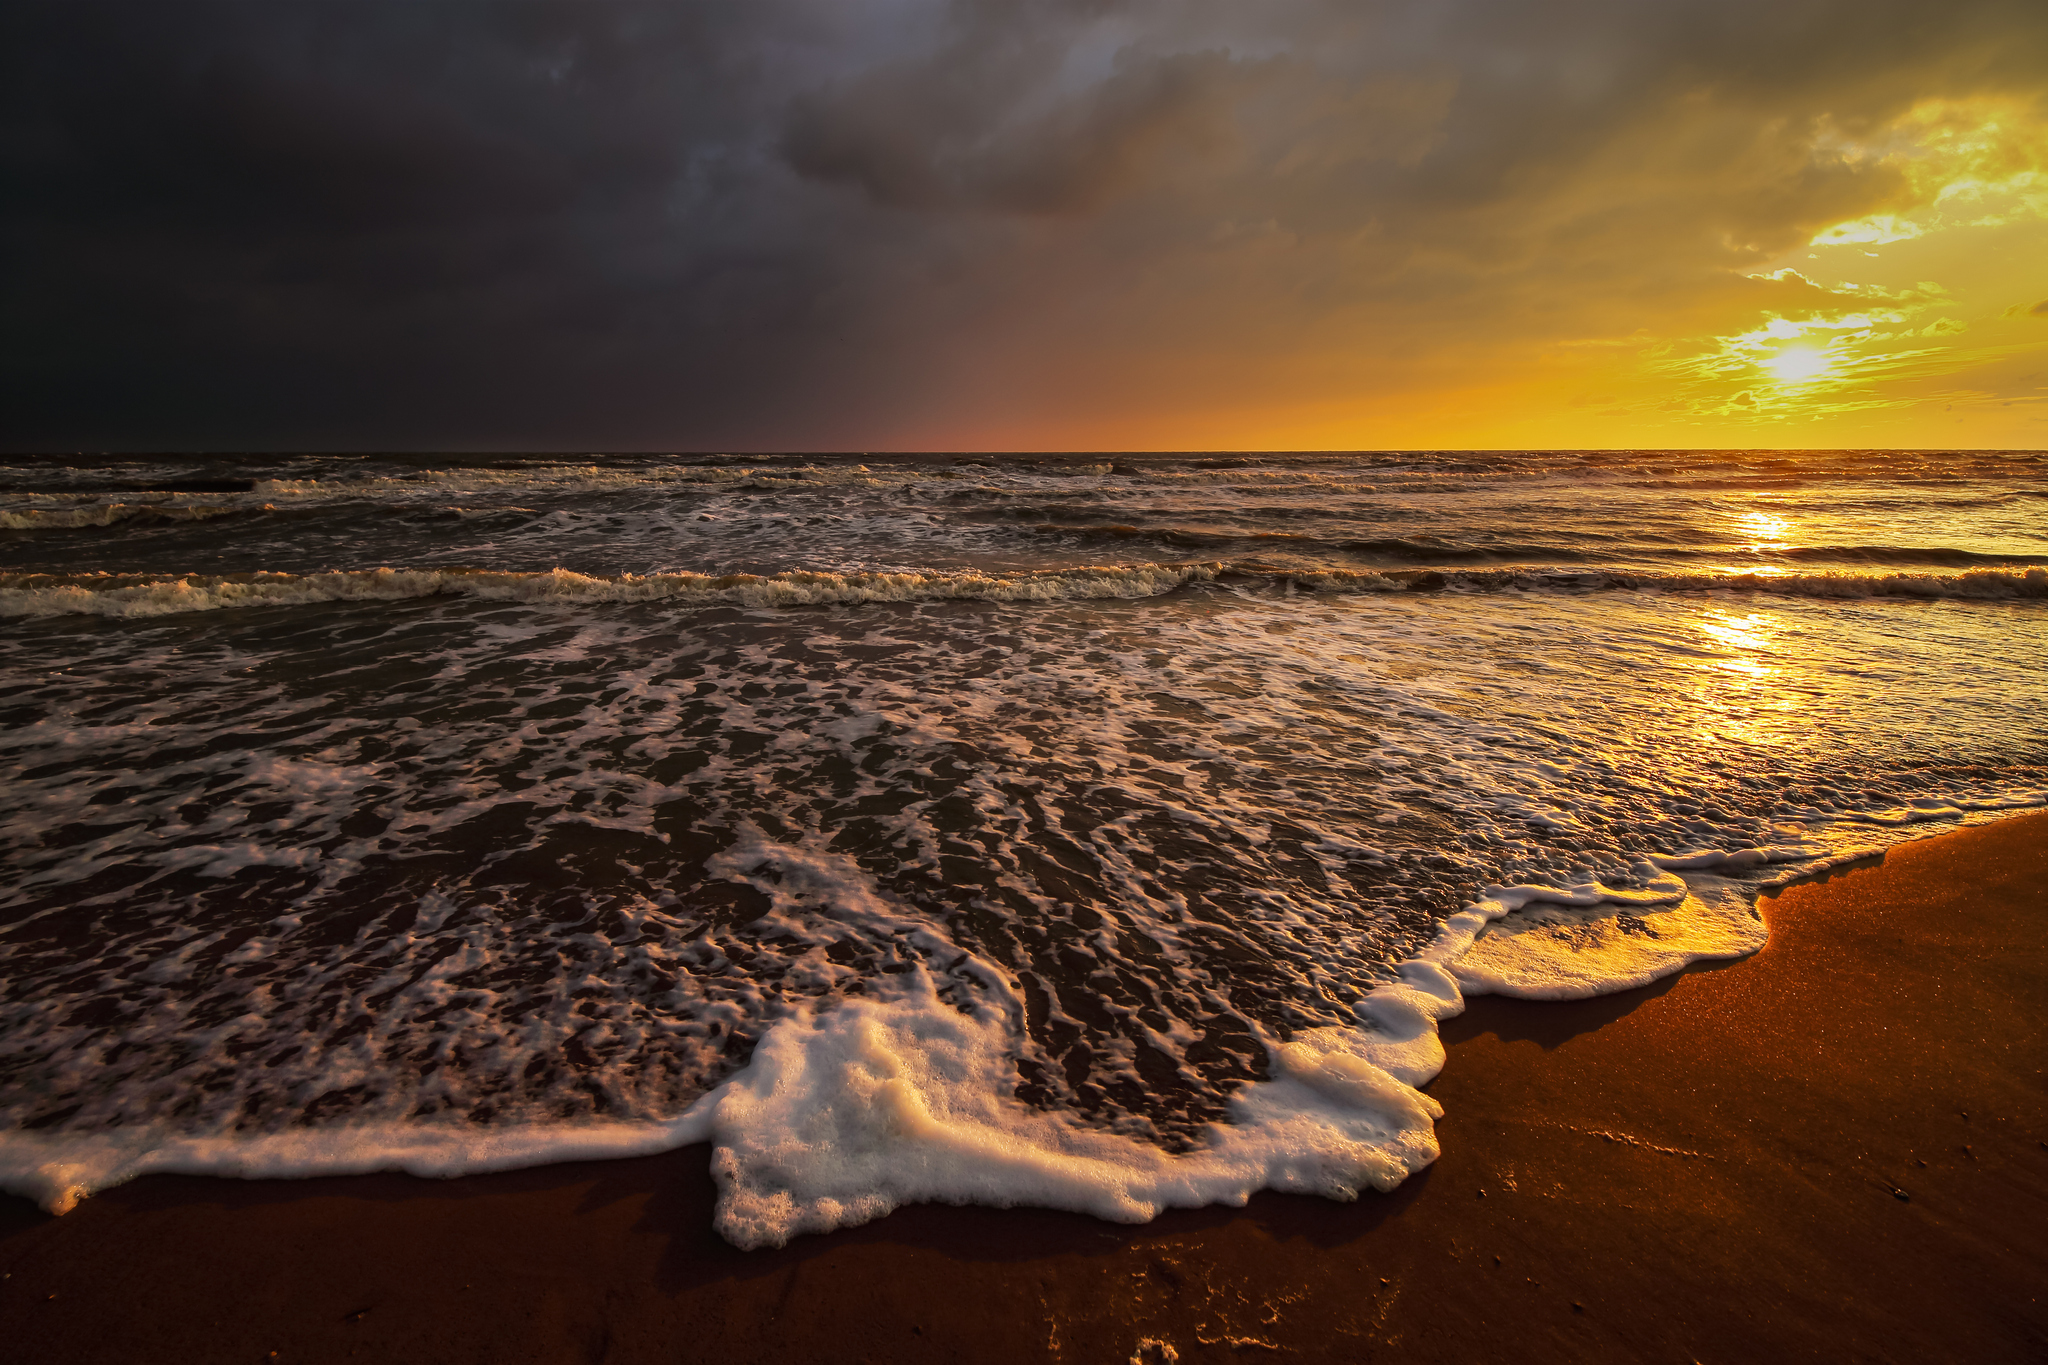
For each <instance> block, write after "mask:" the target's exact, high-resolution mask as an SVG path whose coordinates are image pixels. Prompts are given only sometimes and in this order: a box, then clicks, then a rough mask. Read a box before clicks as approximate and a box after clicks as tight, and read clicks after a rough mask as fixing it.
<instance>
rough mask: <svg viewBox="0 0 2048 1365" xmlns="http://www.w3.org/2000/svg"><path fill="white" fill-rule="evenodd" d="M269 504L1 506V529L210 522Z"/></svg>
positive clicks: (20, 529) (27, 529)
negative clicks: (242, 505)
mask: <svg viewBox="0 0 2048 1365" xmlns="http://www.w3.org/2000/svg"><path fill="white" fill-rule="evenodd" d="M274 510H275V509H274V508H270V507H221V506H210V505H206V504H198V505H193V506H186V505H169V506H167V505H164V504H162V503H152V502H108V503H99V504H96V505H94V506H90V507H31V508H24V509H21V510H19V511H12V512H10V511H7V510H5V509H0V530H8V531H77V530H86V529H97V528H102V527H108V526H118V525H125V524H133V523H140V524H142V525H150V524H152V523H162V522H192V521H212V520H214V519H215V518H217V517H234V516H242V515H244V514H246V513H249V512H269V511H274Z"/></svg>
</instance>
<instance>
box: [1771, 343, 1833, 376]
mask: <svg viewBox="0 0 2048 1365" xmlns="http://www.w3.org/2000/svg"><path fill="white" fill-rule="evenodd" d="M1763 363H1764V368H1765V369H1767V370H1769V371H1770V372H1771V373H1772V374H1773V375H1775V376H1776V377H1777V380H1778V382H1779V383H1781V384H1805V383H1809V382H1811V381H1812V380H1815V379H1819V378H1820V377H1821V376H1823V375H1825V374H1826V373H1827V372H1828V370H1829V368H1830V367H1831V366H1832V365H1833V363H1834V362H1833V361H1832V360H1830V359H1829V358H1828V357H1827V356H1826V355H1823V354H1822V353H1821V352H1819V351H1816V350H1814V349H1813V348H1812V347H1810V346H1792V347H1788V348H1787V349H1785V350H1782V351H1780V352H1778V353H1777V354H1776V355H1774V356H1772V357H1771V358H1770V359H1768V360H1766V361H1764V362H1763Z"/></svg>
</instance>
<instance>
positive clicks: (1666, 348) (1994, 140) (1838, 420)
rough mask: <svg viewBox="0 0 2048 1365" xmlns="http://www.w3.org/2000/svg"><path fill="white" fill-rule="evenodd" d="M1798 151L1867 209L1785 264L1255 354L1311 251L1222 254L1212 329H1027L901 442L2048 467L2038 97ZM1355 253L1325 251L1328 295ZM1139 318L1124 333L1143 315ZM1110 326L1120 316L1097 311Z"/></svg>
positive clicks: (1692, 255) (1627, 247)
mask: <svg viewBox="0 0 2048 1365" xmlns="http://www.w3.org/2000/svg"><path fill="white" fill-rule="evenodd" d="M1683 113H1684V111H1680V113H1679V114H1677V115H1674V118H1677V117H1680V115H1683ZM1682 132H1683V129H1682V128H1680V129H1678V130H1677V131H1673V130H1668V129H1667V130H1665V134H1666V136H1667V137H1678V136H1680V135H1681V134H1682ZM1624 151H1627V153H1628V155H1629V156H1630V157H1634V156H1636V155H1638V153H1636V152H1635V151H1634V150H1633V149H1624ZM1800 154H1801V155H1803V156H1804V157H1806V158H1807V159H1808V161H1809V163H1811V164H1812V165H1814V166H1816V167H1819V168H1821V169H1824V170H1830V171H1832V172H1834V173H1837V174H1840V175H1852V174H1858V175H1867V176H1869V177H1870V179H1871V183H1872V184H1874V185H1881V186H1882V187H1883V189H1882V193H1878V192H1877V191H1873V192H1872V193H1871V195H1870V196H1869V197H1868V198H1866V199H1865V201H1864V202H1862V203H1861V204H1860V205H1858V206H1857V207H1856V209H1855V212H1854V213H1853V215H1852V216H1849V217H1843V218H1839V219H1837V220H1834V221H1819V222H1809V223H1806V224H1803V225H1800V226H1798V227H1797V229H1796V230H1794V229H1792V228H1790V227H1789V226H1788V227H1786V228H1784V229H1781V230H1780V231H1779V233H1778V236H1777V238H1776V240H1770V239H1762V240H1759V241H1757V242H1754V243H1741V242H1737V243H1733V244H1727V243H1724V244H1721V245H1717V246H1714V247H1713V248H1712V250H1708V249H1706V248H1704V247H1702V246H1700V245H1699V243H1698V242H1697V241H1694V240H1692V239H1684V240H1680V241H1679V242H1678V243H1677V245H1675V246H1669V247H1667V246H1666V244H1664V243H1663V242H1661V241H1660V240H1658V239H1654V238H1652V237H1649V236H1639V237H1636V238H1633V239H1628V240H1625V241H1618V244H1617V249H1618V250H1624V251H1627V252H1632V253H1633V256H1632V258H1630V259H1628V260H1627V261H1625V262H1624V263H1623V264H1625V265H1626V267H1627V269H1628V270H1630V271H1633V272H1635V274H1637V275H1640V276H1642V277H1645V278H1650V277H1659V278H1660V283H1659V285H1658V288H1657V291H1656V294H1655V297H1641V298H1638V297H1635V296H1633V295H1631V294H1629V293H1627V292H1626V291H1621V290H1616V289H1595V288H1593V287H1591V285H1589V284H1588V283H1587V282H1586V281H1587V279H1588V278H1589V277H1590V278H1594V279H1596V280H1597V278H1598V277H1597V276H1589V271H1588V269H1587V268H1585V267H1584V266H1583V264H1582V263H1581V262H1579V261H1575V260H1574V259H1573V258H1570V257H1568V256H1559V257H1558V259H1557V260H1556V261H1555V262H1554V263H1553V262H1552V261H1551V260H1550V259H1549V258H1548V257H1546V256H1545V255H1544V254H1543V252H1542V251H1537V250H1535V249H1533V248H1532V249H1531V250H1530V251H1529V253H1528V254H1527V256H1526V259H1525V260H1522V261H1521V262H1520V263H1519V264H1518V265H1517V267H1516V268H1517V269H1518V270H1519V271H1520V272H1521V273H1520V274H1519V275H1517V276H1515V277H1514V278H1513V280H1512V281H1505V280H1504V282H1503V284H1502V285H1501V286H1500V287H1499V290H1498V293H1499V296H1500V297H1499V299H1498V300H1496V299H1493V298H1488V297H1484V296H1477V297H1474V298H1472V299H1470V300H1467V301H1463V302H1461V303H1459V304H1458V305H1456V306H1451V305H1447V304H1444V303H1443V302H1441V301H1438V300H1434V299H1431V298H1428V297H1425V296H1424V295H1423V294H1421V293H1417V294H1416V295H1415V296H1414V297H1413V298H1410V297H1406V296H1403V295H1401V294H1400V292H1399V290H1397V289H1395V290H1394V291H1393V293H1391V294H1389V293H1388V292H1387V291H1388V290H1389V289H1393V285H1391V284H1390V285H1388V286H1385V287H1383V288H1381V289H1380V294H1378V295H1374V296H1373V297H1371V298H1361V300H1360V301H1358V302H1356V303H1355V304H1348V305H1345V306H1343V307H1338V308H1332V309H1327V310H1325V311H1324V312H1322V313H1321V314H1319V315H1317V316H1315V317H1313V318H1310V319H1308V320H1307V321H1303V322H1301V323H1300V324H1299V325H1298V326H1295V327H1293V329H1292V330H1290V329H1289V327H1288V326H1282V325H1280V324H1278V323H1274V322H1272V321H1271V320H1270V319H1269V320H1267V321H1266V322H1263V323H1261V324H1259V325H1260V326H1262V327H1264V329H1265V330H1263V331H1260V330H1259V329H1258V328H1257V327H1254V326H1253V325H1251V324H1249V323H1247V324H1245V325H1244V326H1241V327H1239V326H1235V325H1233V326H1230V327H1225V326H1222V325H1220V324H1221V323H1233V324H1234V320H1235V319H1237V318H1239V317H1240V316H1256V315H1257V314H1258V312H1259V310H1261V309H1267V310H1271V309H1273V308H1275V307H1276V305H1273V304H1272V302H1271V299H1272V297H1274V295H1275V293H1276V292H1277V291H1278V290H1279V289H1280V288H1281V287H1282V284H1286V287H1288V288H1293V287H1294V286H1293V285H1292V284H1291V283H1289V281H1290V280H1291V278H1292V277H1289V276H1284V275H1282V274H1280V272H1281V271H1283V270H1284V269H1300V268H1302V267H1301V266H1300V265H1299V263H1298V262H1296V261H1295V257H1298V256H1300V255H1301V254H1302V253H1303V252H1305V251H1307V249H1308V248H1307V246H1305V245H1304V244H1303V243H1301V242H1299V241H1286V242H1280V241H1275V242H1268V241H1264V240H1261V241H1260V242H1259V243H1257V244H1256V247H1254V246H1253V245H1251V244H1240V243H1237V242H1235V241H1231V242H1225V243H1220V244H1218V245H1217V246H1215V247H1214V248H1213V252H1212V254H1213V257H1214V259H1213V261H1212V262H1211V263H1210V269H1211V275H1212V276H1213V280H1212V281H1205V282H1203V283H1202V284H1201V285H1200V286H1199V287H1200V288H1206V289H1210V290H1211V291H1212V294H1213V298H1212V299H1211V301H1210V304H1209V305H1208V306H1211V307H1212V308H1213V313H1214V319H1213V320H1216V321H1218V325H1215V326H1197V325H1194V324H1193V323H1192V322H1191V323H1190V325H1189V326H1187V327H1186V328H1184V329H1182V330H1181V331H1180V332H1177V333H1174V334H1173V335H1171V336H1170V337H1168V338H1167V339H1166V340H1164V341H1161V340H1160V339H1159V337H1158V335H1157V334H1153V335H1150V336H1147V337H1146V338H1144V340H1145V342H1146V345H1145V346H1144V347H1142V348H1136V349H1133V350H1130V351H1126V352H1123V353H1120V354H1111V355H1109V356H1108V357H1107V358H1105V357H1104V355H1103V354H1102V353H1101V352H1100V351H1099V350H1083V351H1080V352H1077V351H1075V350H1074V349H1073V347H1072V345H1071V342H1072V339H1073V338H1072V336H1070V335H1067V334H1059V335H1054V334H1052V333H1048V332H1045V331H1042V330H1041V331H1037V332H1033V331H1032V330H1030V328H1028V327H1020V328H1019V329H1018V340H1017V341H1016V343H1015V344H1014V347H1013V348H1012V349H1009V350H1006V351H1004V352H1002V355H1001V361H1000V363H999V364H997V365H994V366H988V365H983V366H978V367H977V368H979V369H982V370H984V371H986V372H985V373H980V374H977V373H974V372H972V371H970V370H966V369H964V368H963V373H962V380H961V382H959V383H958V384H957V385H956V386H955V392H956V393H957V395H958V397H957V399H956V400H954V401H952V402H949V403H948V404H945V405H942V406H941V407H940V409H939V410H937V411H932V410H927V411H926V412H924V413H921V414H920V415H919V417H918V418H917V419H913V420H912V421H910V422H907V423H905V424H903V426H902V427H901V429H900V430H898V431H897V432H895V433H893V434H892V439H894V440H895V441H896V442H897V443H898V444H899V446H908V447H912V448H947V447H951V448H959V447H963V446H978V447H980V448H985V449H997V448H1008V449H1026V448H1042V449H1067V450H1088V449H1094V450H1116V449H1133V450H1148V449H1149V450H1171V449H1335V450H1342V449H1388V448H1396V449H1398V448H1409V447H1413V448H1424V447H1427V448H1475V449H1477V448H1486V449H1501V448H1517V447H1522V448H1532V449H1538V448H1549V449H1556V448H1617V447H1620V448H1651V447H1679V448H1684V447H1692V448H1699V447H1708V448H1712V447H1787V448H1821V447H1857V448H1867V447H1876V448H1882V447H1892V446H1899V447H1906V446H1912V447H1923V448H1924V447H1932V448H2006V449H2048V99H2043V100H2037V101H2024V100H2018V99H2013V98H2005V97H2000V98H1988V97H1987V98H1983V99H1977V100H1950V101H1926V102H1923V103H1921V104H1919V105H1915V106H1913V107H1912V108H1911V109H1909V110H1908V111H1906V112H1905V113H1904V114H1902V115H1900V116H1898V117H1897V118H1895V119H1893V120H1892V121H1891V122H1890V123H1888V124H1886V125H1883V126H1879V127H1866V128H1862V129H1860V130H1858V131H1856V132H1855V133H1853V135H1852V134H1851V133H1849V132H1845V131H1843V130H1841V129H1840V128H1837V127H1836V126H1835V125H1834V124H1833V123H1832V122H1830V121H1829V120H1827V119H1824V118H1823V119H1820V120H1818V121H1817V123H1816V124H1815V126H1814V130H1813V131H1812V132H1811V133H1810V135H1809V136H1808V138H1807V141H1806V143H1805V144H1804V145H1803V150H1801V151H1800ZM1621 155H1622V153H1620V152H1617V153H1616V156H1617V158H1620V157H1621ZM1643 155H1647V153H1644V154H1643ZM1643 175H1644V172H1643V171H1642V170H1641V169H1640V167H1639V166H1638V165H1636V164H1635V163H1634V162H1633V161H1631V162H1629V163H1628V164H1626V165H1623V166H1619V167H1617V168H1616V169H1615V170H1614V171H1613V172H1612V173H1611V174H1609V173H1607V172H1605V171H1604V170H1602V171H1601V172H1600V174H1599V175H1595V174H1594V173H1593V172H1588V173H1587V176H1586V179H1587V183H1586V184H1584V185H1568V186H1564V187H1561V188H1559V189H1557V190H1556V191H1554V192H1553V195H1552V197H1553V198H1554V199H1555V200H1556V201H1557V202H1556V203H1554V204H1550V205H1549V206H1548V207H1547V208H1546V209H1545V211H1546V212H1548V213H1550V214H1551V215H1552V216H1554V217H1556V218H1558V219H1559V220H1560V221H1564V220H1567V219H1569V218H1570V217H1571V215H1573V214H1580V213H1584V212H1586V211H1587V210H1586V209H1585V207H1584V203H1583V202H1582V201H1596V200H1603V199H1605V198H1609V197H1617V196H1625V195H1626V194H1627V193H1629V192H1631V190H1630V188H1629V187H1630V186H1632V185H1634V184H1636V183H1638V182H1639V181H1640V180H1641V179H1642V177H1643ZM1737 188H1740V187H1737ZM1744 192H1748V193H1758V192H1759V191H1758V190H1757V188H1756V187H1755V186H1749V187H1747V189H1746V190H1744ZM1730 193H1731V194H1734V193H1736V189H1735V188H1731V190H1730ZM1574 196H1576V198H1575V197H1574ZM1666 226H1667V227H1668V225H1666ZM1510 230H1511V229H1510V228H1505V227H1503V228H1499V229H1498V231H1499V232H1501V233H1506V232H1509V231H1510ZM1761 236H1762V234H1761V232H1760V237H1761ZM1529 240H1531V241H1535V240H1537V239H1536V238H1533V237H1532V238H1530V239H1529ZM1369 245H1370V244H1369V243H1366V244H1361V245H1359V246H1357V247H1356V248H1355V250H1357V251H1358V252H1360V253H1364V252H1365V251H1366V248H1367V246H1369ZM1348 249H1353V248H1343V247H1341V246H1333V247H1329V248H1328V251H1329V252H1330V253H1331V254H1330V268H1331V270H1332V272H1334V275H1333V277H1334V278H1341V277H1342V276H1341V270H1339V269H1338V267H1339V266H1341V265H1342V264H1343V262H1344V260H1345V259H1346V258H1345V256H1344V255H1343V252H1344V250H1348ZM1670 253H1676V254H1675V255H1674V254H1670ZM1688 253H1689V254H1688ZM1360 259H1361V261H1362V260H1363V259H1364V257H1363V255H1362V254H1361V257H1360ZM1358 268H1360V269H1363V268H1364V266H1363V265H1361V266H1359V267H1358ZM1621 269H1622V266H1621V265H1616V266H1614V267H1612V271H1613V272H1619V271H1620V270H1621ZM1268 280H1278V281H1280V283H1272V284H1270V286H1268V285H1263V284H1261V283H1260V282H1262V281H1268ZM1149 283H1150V282H1139V283H1134V284H1131V285H1130V286H1129V287H1130V288H1131V289H1133V290H1137V289H1140V288H1142V287H1149ZM1395 283H1396V284H1397V283H1398V280H1396V281H1395ZM1254 285H1258V286H1259V287H1260V288H1263V289H1264V290H1265V292H1263V293H1261V292H1259V290H1258V289H1255V288H1254V287H1253V286H1254ZM1376 287H1377V286H1376ZM1233 288H1241V292H1240V293H1238V294H1231V293H1230V292H1229V290H1231V289H1233ZM1366 292H1367V293H1370V292H1371V291H1366ZM1153 302H1156V301H1155V300H1147V304H1146V306H1144V307H1140V306H1134V307H1133V308H1131V309H1130V310H1129V312H1128V313H1126V314H1123V315H1120V316H1121V317H1143V316H1149V314H1148V312H1147V307H1149V306H1150V304H1151V303H1153ZM1179 306H1183V305H1182V304H1181V303H1179V302H1176V303H1174V304H1172V305H1171V307H1179ZM1188 306H1192V305H1188ZM1171 307H1169V305H1167V304H1160V305H1159V310H1160V311H1166V312H1170V311H1171ZM1099 316H1100V317H1101V318H1102V319H1103V322H1104V325H1105V326H1109V325H1111V324H1114V323H1116V322H1118V320H1119V317H1118V316H1117V315H1112V313H1111V312H1110V311H1108V310H1107V307H1106V305H1105V308H1104V311H1102V312H1101V313H1100V315H1099ZM1282 321H1285V319H1284V318H1283V319H1282ZM1219 338H1221V339H1220V340H1219ZM961 363H962V365H963V367H964V366H965V365H966V364H967V362H961ZM996 374H999V375H1000V380H999V381H998V380H997V379H995V378H993V377H992V376H993V375H996ZM976 381H981V382H976Z"/></svg>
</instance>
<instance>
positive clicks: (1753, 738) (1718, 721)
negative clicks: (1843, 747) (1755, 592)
mask: <svg viewBox="0 0 2048 1365" xmlns="http://www.w3.org/2000/svg"><path fill="white" fill-rule="evenodd" d="M1693 625H1694V626H1695V627H1696V628H1697V629H1698V630H1699V632H1700V634H1701V636H1703V637H1704V638H1703V639H1702V640H1701V641H1700V649H1699V654H1700V658H1699V662H1698V668H1699V678H1700V686H1699V687H1698V688H1697V690H1696V692H1695V699H1696V700H1697V701H1698V702H1699V703H1700V704H1701V705H1702V706H1703V708H1704V710H1705V712H1706V713H1707V714H1708V715H1709V716H1711V717H1712V719H1711V720H1709V721H1707V722H1706V724H1707V727H1708V729H1709V731H1710V732H1711V733H1712V734H1713V735H1714V737H1715V738H1717V739H1720V740H1734V741H1737V742H1739V743H1744V744H1777V743H1784V742H1789V741H1790V740H1791V739H1792V738H1793V736H1794V735H1795V734H1796V733H1797V717H1798V715H1799V713H1800V712H1801V711H1803V710H1804V709H1805V707H1806V705H1807V702H1808V694H1807V692H1806V691H1805V690H1804V689H1803V688H1802V687H1801V686H1800V685H1799V683H1798V679H1797V677H1796V674H1795V672H1794V671H1793V670H1791V669H1788V668H1787V667H1786V659H1785V655H1784V651H1783V643H1782V636H1783V635H1784V632H1785V628H1786V622H1785V620H1784V618H1782V617H1780V616H1778V615H1777V614H1776V613H1774V612H1768V611H1748V612H1744V611H1729V610H1726V609H1724V608H1720V607H1707V608H1705V609H1703V610H1702V611H1701V612H1700V614H1699V615H1698V616H1697V617H1696V618H1695V619H1694V621H1693Z"/></svg>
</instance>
